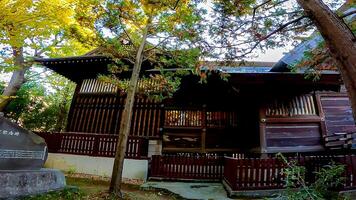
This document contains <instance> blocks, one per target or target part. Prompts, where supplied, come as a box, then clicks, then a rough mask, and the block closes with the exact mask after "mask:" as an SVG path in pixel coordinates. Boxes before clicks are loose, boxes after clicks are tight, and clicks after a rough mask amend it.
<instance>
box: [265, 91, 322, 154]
mask: <svg viewBox="0 0 356 200" xmlns="http://www.w3.org/2000/svg"><path fill="white" fill-rule="evenodd" d="M321 113H322V112H320V107H319V104H318V100H317V99H316V97H315V95H313V94H304V95H299V96H295V97H292V98H291V97H289V98H282V97H280V98H277V99H275V100H274V101H273V102H271V103H269V104H267V105H265V106H264V107H262V109H261V111H260V134H261V135H260V142H261V152H262V153H277V152H307V151H320V150H323V144H322V129H323V128H322V123H323V120H322V115H321Z"/></svg>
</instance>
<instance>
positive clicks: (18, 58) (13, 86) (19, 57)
mask: <svg viewBox="0 0 356 200" xmlns="http://www.w3.org/2000/svg"><path fill="white" fill-rule="evenodd" d="M12 49H13V53H12V55H13V57H14V65H15V66H16V67H18V68H19V69H18V70H16V71H14V72H13V73H12V76H11V79H10V82H9V84H8V86H7V87H6V88H5V90H4V92H3V93H2V95H3V96H5V97H11V96H15V95H16V93H17V91H18V90H19V89H20V88H21V86H22V84H23V83H24V82H25V72H26V67H25V60H24V57H23V48H22V47H20V48H12ZM10 101H11V98H6V99H5V100H4V101H3V102H0V112H1V111H3V110H4V109H5V107H6V106H7V105H8V104H9V103H10Z"/></svg>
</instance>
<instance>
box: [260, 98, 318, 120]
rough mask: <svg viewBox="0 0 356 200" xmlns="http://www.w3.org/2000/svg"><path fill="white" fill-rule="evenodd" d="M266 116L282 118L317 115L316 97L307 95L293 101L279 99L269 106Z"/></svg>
mask: <svg viewBox="0 0 356 200" xmlns="http://www.w3.org/2000/svg"><path fill="white" fill-rule="evenodd" d="M266 115H267V116H281V117H288V116H298V115H317V110H316V106H315V100H314V97H313V95H311V94H307V95H302V96H296V97H294V98H292V99H284V100H282V99H277V100H275V101H274V102H273V103H272V104H270V105H269V106H267V109H266Z"/></svg>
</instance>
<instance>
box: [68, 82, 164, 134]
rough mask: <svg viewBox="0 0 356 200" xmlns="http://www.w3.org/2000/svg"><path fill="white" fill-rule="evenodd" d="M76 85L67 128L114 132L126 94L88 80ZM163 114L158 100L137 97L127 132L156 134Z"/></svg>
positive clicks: (86, 131) (158, 131) (77, 130)
mask: <svg viewBox="0 0 356 200" xmlns="http://www.w3.org/2000/svg"><path fill="white" fill-rule="evenodd" d="M78 88H79V89H77V91H76V93H75V96H74V98H73V101H72V105H71V111H70V114H69V119H68V125H67V131H68V132H82V133H102V134H117V133H118V131H119V130H118V129H119V127H118V126H119V124H120V121H121V115H122V112H123V109H124V102H125V95H123V94H120V93H119V92H118V89H117V88H116V87H114V86H112V85H110V84H107V83H100V82H98V81H96V80H90V79H89V80H85V81H84V82H83V83H82V84H81V85H78ZM162 113H163V110H162V106H161V103H159V102H156V101H154V100H150V99H148V98H136V100H135V104H134V108H133V116H132V123H131V134H130V135H132V136H142V137H150V138H157V137H159V135H160V128H161V121H162Z"/></svg>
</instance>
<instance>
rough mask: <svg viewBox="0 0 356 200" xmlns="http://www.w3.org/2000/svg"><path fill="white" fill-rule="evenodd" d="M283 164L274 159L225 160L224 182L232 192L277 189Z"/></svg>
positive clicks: (282, 184) (280, 185)
mask: <svg viewBox="0 0 356 200" xmlns="http://www.w3.org/2000/svg"><path fill="white" fill-rule="evenodd" d="M284 168H285V164H284V163H283V162H282V161H281V160H278V159H276V158H267V159H259V158H245V159H235V158H231V157H226V158H225V165H224V180H225V182H226V183H227V184H228V185H229V186H230V187H231V189H232V190H258V189H279V188H283V186H284V179H283V176H282V170H283V169H284Z"/></svg>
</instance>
